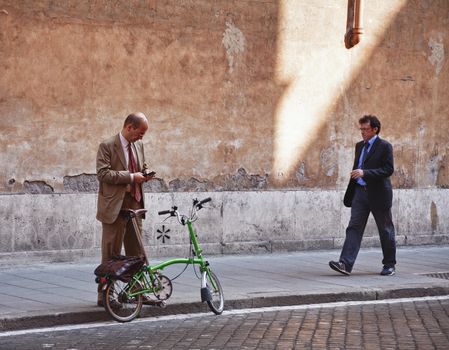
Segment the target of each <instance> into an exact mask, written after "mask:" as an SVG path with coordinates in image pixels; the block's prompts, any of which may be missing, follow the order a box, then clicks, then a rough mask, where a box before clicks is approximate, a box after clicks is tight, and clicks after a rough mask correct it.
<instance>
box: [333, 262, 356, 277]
mask: <svg viewBox="0 0 449 350" xmlns="http://www.w3.org/2000/svg"><path fill="white" fill-rule="evenodd" d="M329 266H330V268H331V269H332V270H334V271H337V272H340V273H342V274H343V275H346V276H349V275H350V274H351V273H350V272H349V271H348V270H346V266H345V264H344V263H342V262H341V261H329Z"/></svg>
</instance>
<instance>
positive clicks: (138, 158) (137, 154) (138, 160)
mask: <svg viewBox="0 0 449 350" xmlns="http://www.w3.org/2000/svg"><path fill="white" fill-rule="evenodd" d="M132 145H133V148H134V154H135V155H136V158H137V159H136V162H137V169H142V166H141V165H140V154H139V152H138V150H137V147H136V144H135V143H132Z"/></svg>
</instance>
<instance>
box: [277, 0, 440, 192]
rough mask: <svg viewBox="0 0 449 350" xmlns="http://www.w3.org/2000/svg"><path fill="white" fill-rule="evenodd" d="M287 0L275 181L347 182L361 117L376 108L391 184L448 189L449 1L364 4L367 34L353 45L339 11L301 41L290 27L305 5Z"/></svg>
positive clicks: (283, 20) (297, 183) (315, 184)
mask: <svg viewBox="0 0 449 350" xmlns="http://www.w3.org/2000/svg"><path fill="white" fill-rule="evenodd" d="M348 1H349V0H348ZM281 4H283V5H284V6H281V10H280V20H279V23H280V25H281V26H282V27H281V28H280V33H281V35H280V36H279V42H280V44H279V45H278V46H279V48H280V52H279V53H278V56H279V57H281V59H280V60H279V61H278V65H279V68H277V70H276V71H277V72H285V73H284V74H283V75H282V74H281V75H279V79H281V80H282V81H288V82H289V85H288V87H287V89H286V93H285V94H284V95H283V96H282V98H281V100H280V103H279V105H278V109H277V113H276V124H275V134H274V138H275V141H274V144H275V148H274V165H273V172H272V175H273V176H274V177H275V178H274V180H276V182H280V183H282V184H283V185H284V186H285V184H287V186H288V187H298V186H300V187H319V188H323V187H324V188H326V187H334V186H335V185H336V186H337V187H342V186H344V185H346V182H347V181H348V180H349V171H350V169H351V166H352V161H353V152H354V148H353V147H354V144H355V142H356V141H359V140H360V139H361V137H360V135H359V131H358V125H357V120H358V119H359V117H361V116H362V115H364V114H376V115H377V116H379V118H380V119H381V122H382V125H383V128H382V132H381V135H380V136H381V137H385V138H386V139H387V140H389V141H390V142H391V143H392V144H393V146H394V148H395V159H396V172H395V175H394V176H393V185H394V187H395V188H416V187H418V188H419V187H443V188H447V187H448V185H449V172H448V169H447V167H445V161H446V160H447V157H448V155H447V149H448V136H447V133H445V130H443V129H442V128H440V127H439V125H443V124H444V119H445V116H446V115H448V113H449V106H448V105H447V103H446V102H445V101H447V99H448V98H449V92H448V90H447V89H446V88H444V84H445V82H446V81H447V76H448V65H447V64H446V65H444V62H445V61H446V59H445V57H444V46H446V47H447V46H448V44H449V43H448V40H449V36H448V29H447V28H449V27H448V25H449V18H447V16H446V17H444V16H441V15H440V14H441V13H448V11H449V3H448V2H433V3H429V2H427V1H407V0H402V1H396V2H394V3H392V2H388V1H365V2H364V4H365V11H364V23H365V27H364V34H363V35H362V36H361V42H360V43H359V44H358V45H357V46H355V47H353V48H352V49H350V50H346V49H345V48H344V46H342V45H341V43H342V39H343V37H342V35H341V33H342V31H343V25H344V23H343V20H342V18H340V17H342V10H343V9H342V8H340V7H338V11H337V12H335V15H334V17H332V18H333V21H330V23H326V25H320V24H322V22H321V21H324V20H321V21H318V23H315V26H311V28H312V29H314V30H315V29H316V31H318V32H319V34H317V36H316V37H311V38H310V37H306V38H304V37H301V38H299V36H298V37H297V38H296V41H295V40H292V39H291V37H290V36H289V33H292V32H294V31H295V29H297V28H298V23H301V19H303V16H304V14H303V13H302V11H300V7H301V6H302V7H304V4H302V3H299V2H295V1H284V2H281ZM310 6H311V7H313V5H310ZM331 6H332V5H329V7H331ZM334 6H337V5H334ZM317 7H319V6H317ZM320 10H321V9H320ZM333 10H336V9H333ZM320 13H326V10H325V9H323V11H321V12H320ZM309 14H310V16H312V15H313V14H314V12H313V9H311V11H310V12H309ZM327 15H329V14H327ZM324 17H326V16H324ZM337 18H340V19H341V22H340V23H339V24H338V20H337ZM313 20H317V17H315V18H314V19H313ZM311 24H312V23H311ZM337 24H338V26H337ZM323 28H325V29H324V30H323V31H321V32H320V29H323ZM283 36H285V38H284V37H283ZM292 42H294V43H293V44H292ZM314 43H316V44H315V45H314ZM336 43H338V46H337V45H336ZM306 51H307V52H308V59H307V60H305V61H302V60H301V57H304V55H303V54H302V53H303V52H306ZM298 60H299V61H300V62H299V63H298ZM307 72H312V74H310V75H308V73H307Z"/></svg>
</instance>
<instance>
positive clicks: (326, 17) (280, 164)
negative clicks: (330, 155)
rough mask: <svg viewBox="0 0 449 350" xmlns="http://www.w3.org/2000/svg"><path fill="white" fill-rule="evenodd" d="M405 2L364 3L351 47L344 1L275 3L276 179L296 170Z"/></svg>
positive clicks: (283, 177)
mask: <svg viewBox="0 0 449 350" xmlns="http://www.w3.org/2000/svg"><path fill="white" fill-rule="evenodd" d="M407 1H408V0H397V1H390V0H375V1H372V0H370V1H365V2H364V3H365V11H364V14H363V16H364V17H363V18H364V29H365V33H364V34H363V35H362V36H361V42H360V43H359V44H358V45H356V46H355V47H353V48H352V49H350V50H348V49H346V48H345V45H344V34H345V25H346V14H347V7H346V6H347V2H346V1H339V2H335V3H334V2H328V1H327V0H326V1H316V2H315V1H314V2H309V1H298V0H283V1H280V15H279V30H278V53H277V67H276V79H277V81H278V83H280V84H284V85H287V88H286V91H285V93H284V95H283V96H282V98H281V100H280V102H279V105H278V106H277V111H276V118H275V134H274V163H273V169H272V174H273V175H274V176H273V178H274V179H276V181H278V182H280V183H282V182H284V181H286V180H288V178H289V177H290V175H291V174H292V172H294V171H295V170H296V169H295V166H296V165H297V164H298V161H299V160H301V159H302V158H303V157H304V155H305V153H306V152H307V149H308V148H309V147H311V146H312V143H313V142H314V140H315V139H316V137H317V133H318V131H319V129H320V128H321V127H322V126H323V125H324V124H325V123H326V122H327V120H328V119H327V118H328V117H329V114H330V112H331V110H332V107H333V105H334V104H335V103H336V102H337V101H338V99H339V98H340V97H341V95H342V94H344V92H345V90H346V89H347V88H348V87H349V86H350V84H351V81H352V80H353V79H354V78H355V77H356V76H357V75H358V74H359V72H360V70H361V69H362V67H363V65H364V64H366V63H367V62H368V60H369V58H370V56H371V54H372V53H373V50H374V49H375V48H376V46H377V45H378V44H379V42H380V40H381V39H383V36H384V34H385V31H386V29H388V27H389V26H390V24H391V22H392V21H393V20H394V18H395V16H396V15H397V14H398V13H399V12H400V11H401V9H402V8H403V7H404V6H405V4H406V3H407Z"/></svg>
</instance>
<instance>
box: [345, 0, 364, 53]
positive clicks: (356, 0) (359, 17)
mask: <svg viewBox="0 0 449 350" xmlns="http://www.w3.org/2000/svg"><path fill="white" fill-rule="evenodd" d="M351 14H352V16H350V15H351ZM361 34H363V0H348V21H347V22H346V35H345V46H346V48H347V49H350V48H351V47H353V46H355V45H357V44H358V43H359V42H360V35H361Z"/></svg>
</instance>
